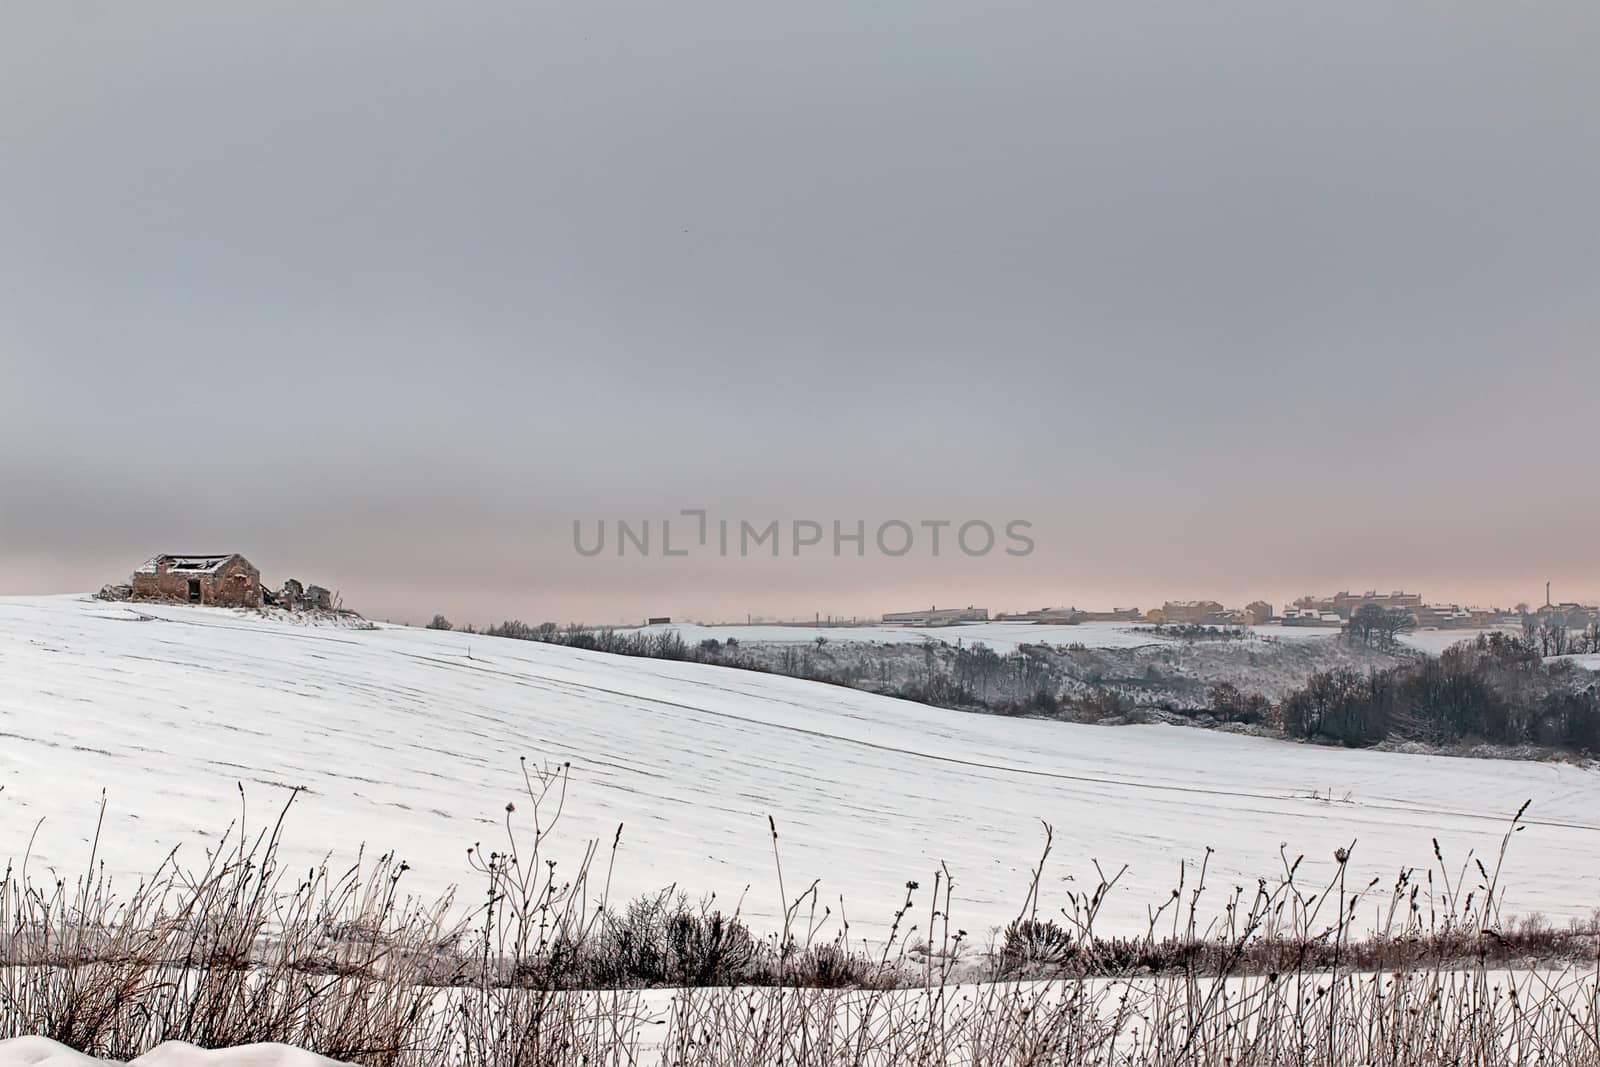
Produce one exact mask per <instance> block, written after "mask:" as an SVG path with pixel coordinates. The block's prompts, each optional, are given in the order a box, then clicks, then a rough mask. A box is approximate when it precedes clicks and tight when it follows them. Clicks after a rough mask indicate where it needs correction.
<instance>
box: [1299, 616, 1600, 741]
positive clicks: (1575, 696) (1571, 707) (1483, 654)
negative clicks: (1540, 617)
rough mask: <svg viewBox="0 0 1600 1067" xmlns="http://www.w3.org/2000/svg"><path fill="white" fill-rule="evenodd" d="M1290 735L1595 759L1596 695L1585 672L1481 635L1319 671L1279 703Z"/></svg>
mask: <svg viewBox="0 0 1600 1067" xmlns="http://www.w3.org/2000/svg"><path fill="white" fill-rule="evenodd" d="M1280 714H1281V725H1282V727H1283V730H1284V732H1285V733H1287V734H1289V735H1290V736H1292V737H1305V738H1320V739H1326V740H1330V741H1337V742H1339V743H1340V744H1344V745H1352V746H1362V745H1374V744H1377V743H1379V742H1380V741H1386V740H1409V741H1422V742H1426V743H1429V744H1436V745H1439V744H1452V743H1455V742H1459V741H1467V740H1477V741H1484V742H1488V743H1491V744H1499V745H1528V744H1532V745H1540V746H1546V747H1551V748H1561V749H1566V750H1569V751H1573V752H1580V753H1590V754H1592V753H1600V691H1597V686H1596V681H1595V679H1594V677H1593V675H1591V674H1590V673H1589V672H1588V671H1585V670H1582V669H1581V668H1578V667H1576V666H1574V665H1573V664H1571V663H1569V662H1557V663H1553V664H1552V663H1546V662H1544V660H1543V658H1542V656H1541V655H1540V648H1539V646H1538V645H1537V644H1535V643H1534V642H1532V641H1529V640H1527V639H1525V638H1521V637H1517V636H1514V635H1510V634H1498V633H1497V634H1487V635H1484V636H1480V637H1479V638H1478V639H1477V640H1476V641H1471V642H1463V643H1462V644H1459V645H1456V646H1454V647H1453V648H1450V649H1447V650H1446V651H1445V652H1444V653H1443V654H1441V655H1440V656H1439V657H1438V658H1437V659H1434V658H1423V659H1418V660H1416V661H1415V662H1412V663H1407V664H1403V665H1401V666H1398V667H1394V668H1391V669H1389V670H1383V671H1373V672H1371V673H1369V674H1360V673H1358V672H1355V671H1348V670H1345V671H1325V672H1321V673H1318V674H1315V675H1313V676H1312V677H1311V678H1310V680H1309V681H1308V682H1307V683H1306V685H1305V686H1304V688H1302V689H1300V690H1298V691H1296V692H1294V693H1292V694H1290V696H1289V697H1288V698H1287V699H1285V700H1284V701H1283V703H1282V706H1281V709H1280Z"/></svg>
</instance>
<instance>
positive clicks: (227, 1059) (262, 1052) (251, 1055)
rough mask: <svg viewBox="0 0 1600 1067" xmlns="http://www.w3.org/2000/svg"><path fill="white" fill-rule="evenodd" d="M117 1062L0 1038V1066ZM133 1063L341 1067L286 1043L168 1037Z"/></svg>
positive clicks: (78, 1066) (43, 1040)
mask: <svg viewBox="0 0 1600 1067" xmlns="http://www.w3.org/2000/svg"><path fill="white" fill-rule="evenodd" d="M120 1062H121V1061H120V1060H97V1059H94V1058H92V1057H90V1056H85V1055H83V1054H82V1053H81V1052H74V1051H73V1050H72V1049H70V1048H68V1047H67V1046H65V1045H60V1044H57V1043H56V1042H54V1041H51V1040H50V1039H49V1038H47V1037H13V1038H11V1039H10V1040H7V1041H0V1067H82V1065H84V1064H103V1063H120ZM133 1064H135V1065H137V1067H341V1064H340V1061H338V1060H330V1059H328V1058H327V1057H326V1056H318V1055H316V1054H315V1053H312V1052H306V1051H305V1050H303V1049H297V1048H290V1047H289V1046H287V1045H240V1046H239V1047H238V1048H227V1049H218V1050H216V1051H214V1052H210V1051H207V1050H205V1049H201V1048H195V1047H194V1046H193V1045H190V1044H187V1043H185V1042H182V1041H169V1042H167V1043H166V1044H165V1045H162V1046H160V1047H159V1048H154V1049H151V1050H150V1051H149V1052H147V1053H145V1054H144V1055H143V1056H140V1057H139V1058H138V1059H136V1060H134V1061H133ZM344 1067H348V1065H344Z"/></svg>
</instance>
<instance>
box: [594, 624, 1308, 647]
mask: <svg viewBox="0 0 1600 1067" xmlns="http://www.w3.org/2000/svg"><path fill="white" fill-rule="evenodd" d="M668 630H676V631H677V632H678V634H679V635H680V636H681V637H682V638H683V639H684V640H685V641H687V642H689V643H690V644H698V643H700V642H701V641H704V640H706V639H707V638H715V639H717V640H719V641H726V640H727V639H728V638H730V637H733V638H737V639H738V640H739V641H740V642H763V643H770V644H808V643H810V642H813V641H815V640H816V639H817V638H818V637H824V638H827V639H828V640H829V641H863V642H878V643H880V644H921V643H922V642H923V641H944V642H947V643H949V644H952V645H953V644H955V643H956V642H958V641H959V642H962V643H963V644H967V645H974V644H978V643H979V642H982V643H983V644H985V645H988V646H989V647H990V648H992V649H994V650H995V651H997V652H1010V651H1012V650H1014V649H1015V648H1016V647H1017V646H1018V645H1026V644H1046V645H1071V644H1080V645H1083V646H1084V647H1085V648H1139V647H1140V646H1142V645H1154V644H1162V643H1165V642H1168V641H1172V640H1175V639H1174V638H1169V637H1163V636H1162V635H1161V634H1158V633H1157V632H1156V630H1155V627H1153V626H1148V625H1142V624H1135V623H1126V622H1085V623H1080V624H1078V625H1076V626H1055V625H1046V624H1040V623H1029V622H969V623H962V624H960V625H957V626H762V625H755V626H701V625H697V624H694V623H671V624H664V625H657V626H640V627H635V628H634V629H632V630H627V631H624V632H627V633H659V632H663V631H668ZM1251 632H1252V633H1254V634H1256V635H1257V636H1260V637H1263V638H1279V639H1282V640H1286V641H1287V640H1300V639H1307V638H1314V637H1327V636H1329V635H1330V634H1337V633H1338V631H1337V630H1333V629H1322V628H1318V627H1304V626H1256V627H1252V628H1251Z"/></svg>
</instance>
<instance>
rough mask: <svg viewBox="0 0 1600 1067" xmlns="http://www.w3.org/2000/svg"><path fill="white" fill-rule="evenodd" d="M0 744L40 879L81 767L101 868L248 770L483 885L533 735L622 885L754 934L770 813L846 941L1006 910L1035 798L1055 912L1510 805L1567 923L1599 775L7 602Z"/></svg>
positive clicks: (541, 651)
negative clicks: (1070, 900) (832, 909)
mask: <svg viewBox="0 0 1600 1067" xmlns="http://www.w3.org/2000/svg"><path fill="white" fill-rule="evenodd" d="M0 741H3V743H0V785H3V786H4V791H3V792H0V858H4V857H12V858H15V859H17V860H19V861H20V860H21V858H22V857H23V855H24V853H25V852H26V851H27V850H28V848H29V842H30V838H33V839H34V842H33V846H32V856H31V859H30V863H31V865H32V868H31V869H32V870H33V871H34V872H35V873H36V874H37V873H38V872H40V871H43V870H44V869H46V868H51V867H53V868H55V869H57V870H59V871H60V872H61V873H63V874H71V873H75V872H76V871H78V870H80V869H81V867H82V864H83V863H84V862H85V860H86V859H87V857H88V855H89V848H90V840H91V838H92V836H93V834H94V830H95V818H96V811H97V808H98V805H99V803H100V798H101V793H102V790H103V791H105V795H106V796H107V798H108V804H109V809H108V815H107V825H106V830H105V832H104V834H103V835H102V839H101V843H100V850H99V855H100V857H101V858H102V859H103V860H104V861H105V862H106V863H107V865H108V869H110V870H112V871H114V872H120V873H137V872H142V871H146V870H148V869H150V868H151V867H153V866H154V865H155V864H156V863H157V862H158V861H159V859H160V857H161V856H162V855H163V853H164V851H165V850H166V849H167V848H170V847H172V846H175V845H178V846H182V849H183V851H182V852H181V853H180V855H181V856H187V857H188V859H189V860H190V861H191V862H198V861H199V860H200V859H201V850H202V848H203V847H204V845H205V844H206V843H208V842H209V841H211V840H213V839H214V838H215V836H216V834H217V833H218V832H219V831H220V830H221V829H222V828H223V827H224V826H225V825H226V824H227V823H228V822H229V821H230V820H231V819H233V818H235V817H236V816H237V814H238V810H239V795H238V784H240V783H242V785H243V786H244V788H245V790H246V795H247V798H248V803H249V818H250V821H251V822H252V824H254V825H257V826H259V825H261V824H262V823H263V822H265V821H267V820H269V819H270V818H271V817H272V816H273V815H275V814H276V809H277V807H278V806H279V805H281V804H282V802H283V801H284V799H285V797H286V796H287V791H288V788H289V787H291V786H305V787H306V789H307V792H306V794H305V795H304V796H303V797H302V798H301V800H300V801H299V802H298V803H297V805H296V808H295V810H294V812H293V813H292V815H291V817H290V819H289V824H288V825H289V831H288V840H289V853H288V855H289V857H290V858H291V859H292V860H293V861H295V862H298V863H309V862H312V861H313V860H314V859H315V858H317V857H318V856H320V855H322V854H324V853H330V852H331V853H333V854H335V856H336V857H337V858H340V859H346V860H347V859H351V858H353V857H354V855H355V850H356V849H357V847H358V846H360V845H361V844H362V843H363V842H364V843H365V844H366V845H367V847H368V849H369V851H370V850H386V849H397V850H398V851H399V852H400V853H401V855H402V856H403V857H404V858H405V859H407V860H408V861H409V862H410V864H411V866H412V868H413V869H412V872H411V874H410V875H408V879H409V880H410V884H411V886H412V889H413V891H417V892H423V893H434V892H438V891H440V890H443V889H444V888H445V887H447V886H449V885H451V884H454V883H461V884H463V885H464V886H467V887H468V888H469V889H470V890H471V891H472V892H473V893H475V892H476V886H475V885H473V883H472V874H471V871H470V870H469V869H468V867H467V865H466V862H465V855H466V849H467V847H468V846H469V845H471V844H473V843H474V842H476V841H482V842H484V844H485V847H486V848H488V847H493V846H495V845H498V844H499V843H500V841H501V840H502V838H501V836H500V834H501V829H500V827H501V824H502V821H503V820H504V818H505V814H504V808H505V805H506V803H507V802H508V801H513V800H516V799H517V790H518V782H519V777H518V769H517V758H518V757H519V756H524V755H525V756H527V757H529V758H530V759H533V760H570V761H571V762H572V767H573V788H572V791H571V795H570V797H569V800H568V803H567V808H566V814H565V817H564V818H565V822H564V824H563V829H564V832H565V833H566V834H568V835H569V837H568V838H567V840H569V841H570V842H571V843H572V845H573V848H572V850H571V851H572V853H574V854H575V853H576V851H577V845H578V842H579V840H580V839H587V838H591V837H592V838H596V839H600V840H602V841H604V842H606V843H609V842H610V840H611V838H612V835H613V833H614V832H615V830H616V827H617V825H618V824H619V823H621V824H624V825H625V829H624V832H623V836H622V851H621V853H620V856H619V858H618V863H617V868H616V875H615V890H616V892H615V893H614V895H617V894H633V893H636V892H642V891H647V890H653V889H657V888H661V887H663V886H665V885H667V884H669V883H676V884H677V885H678V886H679V887H680V888H682V889H684V890H686V891H688V892H689V893H690V894H691V896H698V895H700V894H702V893H706V892H711V891H715V892H716V893H717V894H718V897H719V899H720V900H723V901H728V900H731V899H733V898H737V897H739V896H740V895H741V894H743V893H744V892H745V890H746V887H747V886H748V887H750V889H749V893H748V897H747V898H746V902H745V910H746V912H747V913H751V914H753V916H754V917H755V922H756V925H758V926H759V927H761V928H763V929H770V928H772V925H773V924H774V918H773V917H774V916H775V915H776V913H777V912H778V910H779V909H778V892H777V885H776V880H775V878H774V874H773V858H772V842H771V840H770V836H769V834H768V831H767V818H768V816H769V815H770V816H772V817H774V818H775V819H776V820H777V825H778V830H779V833H780V835H781V837H780V846H781V848H782V855H783V865H784V876H785V879H786V881H787V884H788V886H789V887H790V892H791V894H792V893H793V892H795V888H794V887H796V886H804V885H805V884H808V883H809V882H810V880H811V879H812V878H821V879H822V886H821V891H822V899H823V900H824V901H829V900H836V899H837V896H838V895H839V894H841V893H842V894H844V895H845V897H846V901H847V904H848V906H849V914H850V918H851V921H852V924H853V927H854V928H856V929H859V930H861V931H862V932H867V931H870V930H872V929H873V928H875V927H876V928H880V929H881V927H882V925H883V924H885V923H887V921H888V919H889V917H890V912H891V910H892V909H893V908H894V907H895V906H896V904H897V903H898V901H899V899H900V898H901V897H902V896H903V893H904V889H903V887H904V884H905V883H906V881H907V880H911V879H917V880H920V881H921V882H922V883H923V885H924V886H927V885H928V884H930V882H931V876H932V873H933V871H934V870H935V869H936V868H937V866H938V864H939V863H940V861H945V862H947V863H948V864H949V866H950V868H951V870H952V871H953V872H954V873H955V878H956V883H957V891H956V898H955V900H956V903H955V909H954V910H955V916H956V919H957V921H958V922H960V923H961V924H962V925H963V926H965V927H966V928H967V929H969V930H973V931H982V930H986V929H987V928H989V927H992V926H994V925H998V924H1001V923H1004V922H1005V921H1006V920H1007V919H1008V918H1010V917H1011V916H1013V915H1014V914H1015V912H1016V909H1017V908H1018V906H1019V904H1020V902H1021V899H1022V896H1023V894H1024V892H1025V890H1026V883H1027V871H1028V867H1029V865H1030V864H1031V863H1032V862H1033V861H1034V859H1035V858H1036V855H1037V852H1038V848H1039V845H1040V842H1041V832H1040V820H1047V821H1049V822H1050V823H1052V824H1053V825H1054V826H1055V829H1056V853H1055V856H1054V858H1053V860H1052V865H1051V868H1050V870H1049V872H1048V873H1047V878H1046V883H1045V888H1044V892H1045V897H1044V901H1045V905H1046V907H1047V908H1049V907H1053V906H1054V905H1056V904H1059V903H1062V902H1063V894H1064V892H1065V891H1066V890H1067V889H1072V888H1080V889H1081V888H1083V887H1084V886H1085V882H1086V881H1088V880H1090V879H1091V878H1092V867H1091V863H1090V861H1091V860H1092V859H1098V860H1100V861H1101V862H1102V863H1103V864H1105V865H1106V866H1107V867H1108V868H1109V869H1110V870H1115V869H1116V868H1117V867H1118V866H1120V865H1121V864H1124V863H1126V864H1128V865H1129V870H1128V873H1127V875H1126V876H1125V878H1124V881H1123V883H1122V886H1121V887H1120V888H1119V890H1118V891H1117V893H1116V895H1114V897H1113V898H1112V902H1111V904H1110V905H1109V906H1108V908H1107V911H1106V915H1107V917H1108V920H1109V922H1110V924H1111V925H1112V926H1115V927H1120V928H1122V929H1142V928H1143V922H1144V920H1143V916H1144V913H1145V907H1146V905H1147V904H1155V903H1160V902H1161V901H1162V900H1163V899H1165V898H1166V896H1167V894H1168V891H1169V890H1170V888H1171V886H1172V885H1173V884H1175V878H1176V875H1177V873H1178V864H1179V862H1180V860H1184V859H1189V860H1194V859H1198V858H1200V857H1201V856H1202V855H1203V854H1204V851H1205V849H1206V847H1207V846H1210V847H1213V848H1215V849H1216V853H1215V855H1214V856H1213V857H1212V859H1211V871H1212V875H1211V884H1212V885H1214V886H1216V887H1218V890H1217V894H1218V895H1217V900H1216V903H1217V906H1219V907H1220V903H1221V900H1220V897H1221V894H1223V893H1225V892H1227V891H1229V890H1231V889H1232V887H1233V886H1234V885H1235V884H1242V885H1249V884H1251V883H1252V882H1253V881H1254V879H1255V877H1256V876H1257V875H1263V876H1268V877H1270V876H1272V875H1274V874H1275V873H1276V872H1277V871H1278V870H1279V869H1280V866H1281V859H1280V855H1279V849H1280V845H1287V847H1288V850H1289V854H1290V856H1291V857H1292V856H1293V855H1294V854H1295V853H1296V852H1304V853H1305V854H1306V855H1307V857H1308V858H1307V866H1308V868H1309V869H1310V871H1311V872H1312V873H1315V874H1321V873H1325V872H1326V871H1328V870H1329V869H1331V866H1332V863H1331V855H1332V853H1333V851H1334V849H1335V848H1336V847H1340V846H1347V845H1349V844H1350V843H1351V841H1352V840H1354V841H1355V842H1356V846H1355V852H1354V858H1355V863H1354V870H1355V874H1356V875H1359V877H1358V878H1352V882H1353V883H1356V884H1365V882H1366V881H1367V880H1368V879H1369V878H1371V877H1381V878H1382V879H1383V880H1384V883H1385V884H1387V883H1388V882H1390V881H1392V879H1393V877H1394V875H1395V873H1396V871H1397V870H1398V869H1399V868H1400V867H1402V866H1408V865H1416V866H1425V865H1426V864H1427V863H1428V862H1429V861H1430V859H1431V852H1432V846H1431V844H1430V841H1431V839H1432V838H1433V837H1435V836H1437V837H1438V838H1439V840H1440V843H1441V845H1442V846H1443V848H1444V849H1445V852H1446V855H1447V857H1449V858H1450V859H1451V861H1452V862H1453V863H1454V864H1457V865H1459V864H1460V863H1462V862H1464V861H1465V860H1466V858H1467V852H1468V850H1469V849H1476V850H1477V851H1478V854H1480V855H1483V854H1490V853H1492V852H1493V851H1494V850H1495V849H1496V848H1497V847H1498V844H1499V840H1500V836H1501V834H1502V832H1503V830H1504V828H1505V825H1506V823H1507V820H1508V819H1509V817H1510V815H1511V814H1512V813H1513V812H1514V811H1515V810H1516V808H1517V807H1518V806H1519V805H1520V804H1521V803H1522V802H1523V801H1524V800H1528V799H1531V800H1532V801H1533V804H1532V807H1531V809H1530V811H1529V819H1530V825H1529V827H1528V829H1527V831H1526V832H1524V833H1522V834H1520V835H1518V836H1517V838H1516V840H1515V841H1514V844H1513V850H1512V855H1511V864H1510V870H1511V874H1510V878H1509V881H1510V883H1511V886H1512V891H1511V894H1510V897H1509V906H1510V907H1511V908H1512V909H1514V910H1516V911H1521V912H1531V911H1541V912H1543V913H1545V914H1546V915H1547V916H1550V917H1552V918H1560V917H1566V916H1580V915H1581V916H1587V915H1588V914H1589V912H1590V910H1591V909H1592V908H1593V907H1595V906H1596V905H1600V886H1597V884H1596V875H1597V873H1600V860H1596V859H1595V857H1596V856H1600V814H1596V812H1597V810H1600V774H1597V773H1596V772H1594V771H1592V770H1588V769H1583V768H1579V767H1576V766H1571V765H1563V764H1541V763H1511V762H1490V761H1480V760H1466V759H1451V758H1443V757H1432V756H1416V755H1400V754H1392V753H1376V752H1353V751H1344V750H1337V749H1329V748H1317V747H1311V746H1303V745H1293V744H1289V743H1285V742H1281V741H1272V740H1265V739H1257V738H1250V737H1243V736H1236V735H1231V734H1227V733H1220V732H1213V731H1203V730H1195V729H1183V728H1176V727H1164V726H1138V727H1132V726H1125V727H1091V726H1072V725H1064V724H1061V723H1056V722H1043V721H1034V720H1023V719H1007V718H1000V717H994V716H978V715H969V714H963V713H960V712H953V711H946V710H941V709H936V708H930V707H925V706H922V705H918V704H912V703H908V702H904V701H897V700H893V699H889V698H884V697H877V696H873V695H870V694H866V693H862V692H858V691H854V690H850V689H844V688H838V687H832V686H825V685H819V684H815V683H808V682H803V681H798V680H794V679H788V678H782V677H776V676H770V675H763V674H754V673H748V672H742V671H735V670H729V669H723V668H717V667H710V666H703V665H698V664H688V663H673V662H662V661H655V660H644V659H625V658H619V657H610V656H606V655H602V654H596V653H587V652H582V651H576V650H571V649H565V648H559V647H553V646H548V645H542V644H535V643H527V642H518V641H508V640H496V639H489V638H483V637H474V636H469V635H463V634H457V633H439V632H433V631H426V630H419V629H410V628H405V627H395V626H379V627H377V628H376V629H372V630H351V629H336V628H326V627H311V626H303V625H294V624H292V623H290V622H286V621H284V620H282V619H271V618H266V617H262V616H258V615H249V614H245V613H234V612H228V611H222V610H212V609H203V608H192V607H182V606H150V605H138V606H133V605H127V604H113V603H102V602H97V601H94V600H90V599H88V598H85V597H47V598H11V599H0ZM1313 794H1319V795H1320V797H1316V796H1313ZM41 819H42V820H43V823H42V825H37V824H39V821H40V820H41ZM36 825H37V836H36V838H35V836H34V835H35V830H36ZM1069 879H1070V880H1069ZM1091 885H1092V883H1091ZM924 902H925V901H924Z"/></svg>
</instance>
